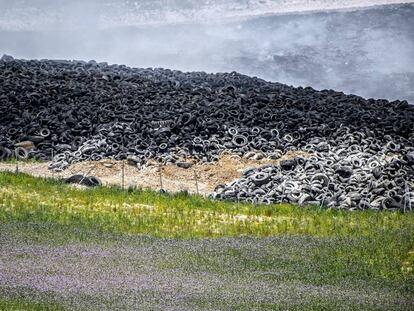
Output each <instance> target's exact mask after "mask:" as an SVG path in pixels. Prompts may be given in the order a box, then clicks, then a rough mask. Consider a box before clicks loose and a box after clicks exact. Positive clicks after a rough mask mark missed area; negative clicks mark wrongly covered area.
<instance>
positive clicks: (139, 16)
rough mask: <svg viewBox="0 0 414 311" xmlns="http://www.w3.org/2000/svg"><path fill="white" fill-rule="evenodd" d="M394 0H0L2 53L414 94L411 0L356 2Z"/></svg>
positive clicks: (412, 97) (380, 94)
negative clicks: (409, 0)
mask: <svg viewBox="0 0 414 311" xmlns="http://www.w3.org/2000/svg"><path fill="white" fill-rule="evenodd" d="M392 2H402V1H370V0H366V1H352V0H349V1H346V0H343V1H325V0H318V1H316V0H315V1H312V0H308V1H305V0H303V1H283V0H245V1H235V0H230V1H225V0H209V1H207V0H202V1H195V0H168V1H167V0H158V1H156V0H153V1H149V0H141V1H129V0H121V1H111V0H93V1H80V0H72V1H64V0H53V1H52V0H34V1H33V0H30V1H29V0H10V1H8V0H0V54H2V53H6V54H10V55H13V56H14V57H17V58H29V59H31V58H37V59H42V58H53V59H83V60H89V59H95V60H97V61H107V62H109V63H118V64H127V65H130V66H136V67H165V68H171V69H179V70H184V71H199V70H203V71H208V72H223V71H238V72H241V73H245V74H249V75H254V76H259V77H261V78H264V79H267V80H271V81H278V82H282V83H287V84H292V85H295V86H299V85H302V86H312V87H314V88H317V89H325V88H333V89H337V90H342V91H344V92H347V93H355V94H358V95H362V96H364V97H375V98H387V99H407V100H409V101H410V102H414V89H413V87H412V86H413V85H414V58H413V57H412V55H414V4H413V3H409V4H395V5H394V4H393V5H386V6H379V7H370V8H364V9H357V10H356V9H350V7H355V6H363V5H371V4H386V3H392ZM338 8H341V10H335V11H326V10H324V9H338ZM344 8H345V10H344ZM309 10H311V11H313V10H317V12H307V13H305V12H304V11H309ZM297 11H301V12H297ZM286 12H290V13H289V14H282V13H286ZM292 12H295V13H292Z"/></svg>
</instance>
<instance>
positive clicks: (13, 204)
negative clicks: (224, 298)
mask: <svg viewBox="0 0 414 311" xmlns="http://www.w3.org/2000/svg"><path fill="white" fill-rule="evenodd" d="M8 219H12V220H20V221H47V222H56V223H59V224H67V225H70V224H76V225H78V226H85V227H88V228H90V227H92V228H97V229H99V230H102V231H108V232H121V233H142V234H150V235H153V236H158V237H168V238H204V237H226V236H241V235H249V236H251V235H253V236H272V235H280V234H290V235H312V236H318V237H341V236H342V237H343V236H345V237H349V236H354V237H360V236H372V234H373V233H375V232H380V231H386V232H392V231H395V230H401V229H404V230H408V231H410V232H413V233H414V214H413V213H406V214H403V213H398V212H395V213H390V212H376V211H358V212H349V211H338V210H326V209H320V208H318V207H306V208H303V207H297V206H292V205H288V204H283V205H271V206H265V205H263V206H260V205H259V206H257V205H252V204H237V203H233V202H223V201H211V200H209V199H206V198H203V197H201V196H188V195H186V194H184V193H179V194H159V193H157V192H154V191H148V190H129V191H123V190H122V189H120V188H116V187H101V188H94V189H86V190H80V189H74V188H73V187H70V186H67V185H65V184H63V183H61V182H59V181H56V180H52V179H43V178H35V177H30V176H28V175H25V174H17V175H16V174H13V173H7V172H4V173H0V220H3V221H7V220H8ZM411 242H412V241H411Z"/></svg>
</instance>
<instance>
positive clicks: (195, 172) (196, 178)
mask: <svg viewBox="0 0 414 311" xmlns="http://www.w3.org/2000/svg"><path fill="white" fill-rule="evenodd" d="M194 179H195V185H196V191H197V195H199V194H200V193H199V190H198V177H197V171H196V169H194Z"/></svg>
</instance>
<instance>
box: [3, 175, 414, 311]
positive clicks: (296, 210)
mask: <svg viewBox="0 0 414 311" xmlns="http://www.w3.org/2000/svg"><path fill="white" fill-rule="evenodd" d="M1 224H3V229H2V230H3V231H4V232H3V233H4V234H5V236H8V237H10V236H20V235H21V236H22V237H24V239H25V240H27V241H28V243H31V244H47V245H67V244H70V243H75V244H76V243H81V244H90V245H106V246H105V247H107V246H108V245H110V244H111V243H112V242H111V241H112V240H114V241H115V240H116V239H118V237H120V238H121V239H125V237H126V238H127V239H129V237H131V236H134V235H135V234H143V235H150V236H153V237H158V238H167V239H175V240H177V239H178V240H182V239H184V240H187V239H190V240H194V241H198V240H199V239H201V238H219V237H239V236H249V239H250V237H251V238H258V237H267V236H278V237H280V238H281V239H280V240H279V242H278V243H268V245H267V244H266V245H265V246H263V247H261V248H260V249H259V248H257V249H255V248H254V249H252V248H251V246H248V247H247V246H246V247H247V248H244V246H243V247H242V246H241V247H240V248H234V247H225V248H222V249H221V248H220V249H219V250H218V249H216V250H214V251H211V250H209V249H204V248H199V249H196V250H194V251H193V250H191V251H190V250H188V249H185V250H184V249H183V251H182V252H180V251H177V253H176V254H175V255H171V256H168V257H166V258H165V260H163V258H161V259H160V260H158V261H157V262H154V264H156V265H157V267H158V268H159V269H161V270H166V271H177V270H180V269H184V270H185V271H187V272H188V273H189V274H190V273H192V272H194V271H197V273H199V272H206V273H209V274H213V275H217V276H228V277H232V275H233V274H234V276H237V275H248V276H251V277H252V278H254V279H257V280H263V281H266V282H274V283H275V284H294V282H299V283H300V284H311V285H312V286H322V287H323V286H338V288H344V290H345V289H346V290H348V289H352V288H363V287H365V286H369V288H371V287H372V288H376V289H378V290H379V289H381V290H387V291H389V292H390V293H401V294H402V295H404V296H405V297H406V296H407V295H408V296H410V295H411V296H412V297H414V272H413V269H414V213H405V214H404V213H400V212H376V211H355V212H349V211H338V210H327V209H320V208H318V207H312V206H311V207H306V208H301V207H297V206H293V205H288V204H283V205H272V206H256V205H251V204H237V203H232V202H222V201H211V200H208V199H206V198H203V197H200V196H189V195H186V194H184V193H179V194H159V193H157V192H154V191H147V190H139V189H135V190H132V189H130V190H128V191H123V190H122V189H120V188H116V187H102V188H95V189H86V190H85V189H75V188H73V187H71V186H68V185H65V184H63V183H61V182H59V181H56V180H52V179H44V178H35V177H30V176H28V175H25V174H13V173H0V227H1ZM19 224H21V225H19ZM7 226H11V227H10V228H16V229H10V230H12V231H10V232H8V231H7V230H8V229H6V227H7ZM0 231H1V230H0ZM151 239H152V238H151ZM259 240H260V239H259ZM143 241H144V240H143ZM145 241H146V240H145ZM145 241H144V242H142V243H147V242H148V243H156V242H151V241H152V240H148V241H147V242H145ZM108 243H109V244H108ZM113 243H115V242H113ZM123 243H124V242H123ZM125 243H127V242H125ZM128 243H129V242H128ZM131 243H132V242H131ZM140 243H141V242H140ZM183 243H184V242H183ZM115 244H116V243H115ZM248 245H254V243H253V244H248ZM108 247H109V246H108ZM23 259H24V258H23ZM23 259H19V260H23ZM292 282H293V283H292ZM247 283H248V282H247ZM217 295H218V297H219V294H217ZM392 295H394V294H392ZM395 295H397V294H395ZM218 297H216V298H214V299H219V298H218ZM318 299H319V298H318ZM7 303H9V304H10V306H11V307H9V308H7V307H5V306H6V304H7ZM24 303H27V302H25V301H19V300H17V301H11V302H7V301H3V300H1V298H0V310H2V308H3V309H5V310H6V309H10V310H17V309H19V308H18V307H19V304H24ZM203 303H204V302H203V301H202V300H199V301H197V304H199V305H203ZM205 303H206V304H207V305H211V303H212V302H211V300H210V298H208V299H207V300H206V301H205ZM217 303H218V304H217V306H216V307H217V308H219V304H220V303H221V302H220V301H219V300H217ZM335 304H338V306H341V305H347V306H349V310H354V309H355V310H358V309H359V307H358V305H353V304H352V303H351V302H346V301H345V302H342V301H339V300H338V301H332V302H329V303H327V302H326V301H323V300H321V301H319V300H315V301H310V302H309V304H308V305H306V308H305V309H303V308H302V307H303V306H301V307H298V310H299V309H301V310H302V309H303V310H331V309H336V307H334V305H335ZM45 306H46V307H44V308H43V307H42V306H41V307H39V308H40V309H39V308H38V309H36V308H37V305H30V304H28V306H27V307H26V309H25V308H20V309H22V310H48V309H47V308H48V305H45ZM335 306H336V305H335ZM233 307H234V308H233V309H234V310H248V309H252V308H253V309H254V308H256V309H263V310H283V309H284V307H283V305H257V306H256V305H254V304H253V305H252V304H251V303H250V302H248V303H247V304H246V305H245V304H244V302H240V303H238V302H234V304H233ZM13 308H14V309H13ZM51 308H53V306H51ZM285 309H286V310H296V309H295V308H294V307H292V306H290V307H289V308H285ZM366 309H367V310H375V308H373V307H372V305H371V306H370V307H369V308H368V307H367V308H366ZM386 309H387V308H385V307H384V306H380V307H379V308H378V310H386ZM397 309H398V308H397ZM50 310H52V309H50Z"/></svg>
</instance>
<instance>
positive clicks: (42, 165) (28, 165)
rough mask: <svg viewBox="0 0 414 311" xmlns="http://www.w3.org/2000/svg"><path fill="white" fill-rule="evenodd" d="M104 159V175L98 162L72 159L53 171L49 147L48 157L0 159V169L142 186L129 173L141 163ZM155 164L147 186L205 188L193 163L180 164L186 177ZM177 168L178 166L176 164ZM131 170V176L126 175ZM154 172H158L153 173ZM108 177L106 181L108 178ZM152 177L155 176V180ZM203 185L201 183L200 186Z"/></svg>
mask: <svg viewBox="0 0 414 311" xmlns="http://www.w3.org/2000/svg"><path fill="white" fill-rule="evenodd" d="M103 161H104V162H105V161H107V163H108V165H109V164H110V165H111V170H112V173H111V175H110V176H109V175H107V176H105V175H104V174H103V173H102V171H99V167H102V162H99V161H98V162H93V161H90V162H83V163H85V164H84V165H80V166H78V165H76V164H78V163H82V162H78V163H74V164H73V165H71V166H70V167H68V168H67V169H66V170H63V171H56V170H54V169H49V168H53V167H54V163H55V153H54V152H53V150H52V151H51V154H50V160H49V161H33V160H27V159H21V158H19V157H18V156H17V155H16V154H15V155H14V157H13V158H9V159H7V160H0V164H1V167H0V170H3V171H12V172H14V173H16V174H18V173H28V174H30V175H34V176H37V177H43V178H54V179H60V180H68V179H69V178H70V177H72V176H79V178H75V179H73V180H71V181H70V183H73V184H78V185H85V184H86V185H87V179H88V178H89V177H96V178H97V179H99V180H100V179H102V181H101V184H100V185H104V186H107V185H117V186H119V187H120V188H121V189H123V190H128V188H130V187H135V188H141V187H143V186H144V187H145V185H144V184H143V183H141V182H136V183H135V184H134V183H133V181H131V179H132V177H133V176H135V177H136V176H140V174H139V173H140V171H141V170H142V167H141V168H140V167H138V166H136V165H135V166H133V165H129V164H127V163H128V161H127V160H121V161H116V160H111V159H106V160H103ZM154 168H155V172H154V179H153V180H152V183H151V187H150V188H152V189H153V190H159V191H160V192H167V191H171V189H170V188H171V187H172V186H171V183H173V184H174V185H176V188H178V190H179V191H180V190H181V191H184V192H190V193H194V194H197V195H200V194H201V195H203V194H204V193H205V191H201V189H200V176H199V172H198V171H197V169H196V168H194V167H193V166H191V165H190V166H189V167H186V168H182V170H186V171H187V172H188V174H186V176H187V177H188V178H187V179H186V180H183V178H182V176H181V175H178V174H177V176H174V175H173V176H171V174H172V173H171V172H169V176H168V177H166V176H164V169H165V166H164V165H161V164H158V165H157V166H156V167H154ZM177 170H178V166H177ZM128 174H131V175H132V176H129V177H130V178H128V176H127V175H128ZM157 174H158V176H157ZM109 179H110V182H108V180H109ZM155 180H158V182H157V183H156V182H155ZM203 188H205V187H203Z"/></svg>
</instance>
